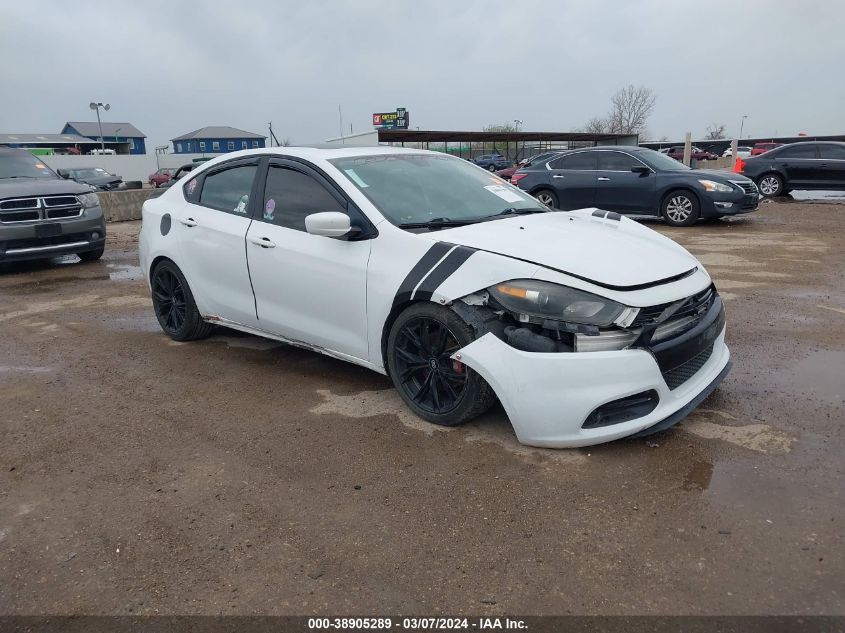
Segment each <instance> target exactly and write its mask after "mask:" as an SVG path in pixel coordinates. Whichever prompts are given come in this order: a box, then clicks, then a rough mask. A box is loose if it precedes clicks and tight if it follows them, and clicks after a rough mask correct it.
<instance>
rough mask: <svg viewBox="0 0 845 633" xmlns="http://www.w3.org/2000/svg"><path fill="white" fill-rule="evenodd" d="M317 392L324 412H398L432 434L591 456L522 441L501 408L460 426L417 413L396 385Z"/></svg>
mask: <svg viewBox="0 0 845 633" xmlns="http://www.w3.org/2000/svg"><path fill="white" fill-rule="evenodd" d="M317 395H319V396H320V397H321V398H322V400H323V401H322V402H321V403H319V404H318V405H317V406H315V407H313V408H312V409H311V413H317V414H320V415H342V416H344V417H350V418H366V417H370V416H374V415H394V416H396V417H397V418H399V421H400V422H401V423H402V424H403V425H404V426H406V427H408V428H410V429H413V430H415V431H420V432H422V433H425V434H426V435H427V436H429V437H431V436H432V435H434V434H435V433H452V432H458V433H462V434H463V435H464V440H465V441H467V442H488V443H491V444H496V445H497V446H501V447H502V448H504V449H505V450H507V451H509V452H511V453H513V454H515V455H518V456H521V457H530V458H541V459H551V460H553V461H555V462H561V463H583V462H585V461H586V460H587V456H586V455H585V454H584V453H583V452H581V451H579V450H577V449H548V448H535V447H533V446H524V445H523V444H520V443H519V441H518V440H517V439H516V435H514V432H513V427H511V424H510V421H508V419H507V416H506V415H505V414H504V411H502V410H501V409H498V410H497V409H494V410H493V411H491V412H490V413H487V414H485V415H483V416H481V417H480V418H478V419H477V420H473V421H472V422H469V423H468V424H465V425H463V426H459V427H448V426H438V425H436V424H431V423H429V422H426V421H425V420H423V419H422V418H419V417H417V416H416V415H414V414H413V413H412V412H411V410H410V409H408V407H406V406H405V403H404V402H402V399H401V398H400V397H399V394H398V393H397V391H396V390H395V389H381V390H379V391H362V392H360V393H357V394H355V395H351V396H342V395H336V394H334V393H332V392H331V391H329V390H328V389H319V390H318V391H317Z"/></svg>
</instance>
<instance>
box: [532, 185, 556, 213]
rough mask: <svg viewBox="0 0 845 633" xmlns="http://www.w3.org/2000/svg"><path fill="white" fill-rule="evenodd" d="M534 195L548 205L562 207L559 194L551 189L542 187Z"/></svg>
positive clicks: (553, 207)
mask: <svg viewBox="0 0 845 633" xmlns="http://www.w3.org/2000/svg"><path fill="white" fill-rule="evenodd" d="M534 197H535V198H537V200H539V201H540V202H542V203H543V204H544V205H546V206H547V207H551V208H552V209H560V202H559V201H558V199H557V194H556V193H555V192H554V191H552V190H551V189H540V191H538V192H536V193H535V194H534Z"/></svg>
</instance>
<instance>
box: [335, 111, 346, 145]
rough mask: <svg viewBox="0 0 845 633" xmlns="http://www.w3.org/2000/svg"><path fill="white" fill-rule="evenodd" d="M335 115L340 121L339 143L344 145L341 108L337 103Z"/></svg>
mask: <svg viewBox="0 0 845 633" xmlns="http://www.w3.org/2000/svg"><path fill="white" fill-rule="evenodd" d="M337 116H338V119H339V121H340V143H341V145H346V142H345V141H344V140H343V109H342V108H341V107H340V104H339V103H338V104H337Z"/></svg>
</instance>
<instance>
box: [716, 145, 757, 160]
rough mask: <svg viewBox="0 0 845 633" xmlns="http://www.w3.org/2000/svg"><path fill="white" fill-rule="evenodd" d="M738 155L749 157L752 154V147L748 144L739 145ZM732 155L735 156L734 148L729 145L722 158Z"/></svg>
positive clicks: (737, 148)
mask: <svg viewBox="0 0 845 633" xmlns="http://www.w3.org/2000/svg"><path fill="white" fill-rule="evenodd" d="M736 155H737V156H739V157H740V158H748V157H749V156H751V148H750V147H748V146H747V145H737V147H736ZM731 156H733V149H732V148H731V147H728V149H726V150H725V151H724V152H723V153H722V158H730V157H731Z"/></svg>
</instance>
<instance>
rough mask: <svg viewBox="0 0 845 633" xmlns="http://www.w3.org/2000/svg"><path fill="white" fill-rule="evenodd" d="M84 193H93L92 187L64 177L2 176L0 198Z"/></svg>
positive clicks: (0, 179)
mask: <svg viewBox="0 0 845 633" xmlns="http://www.w3.org/2000/svg"><path fill="white" fill-rule="evenodd" d="M82 193H91V187H89V186H88V185H82V184H79V183H78V182H75V181H73V180H65V179H64V178H0V198H24V197H28V196H53V195H61V194H72V195H78V194H82Z"/></svg>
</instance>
